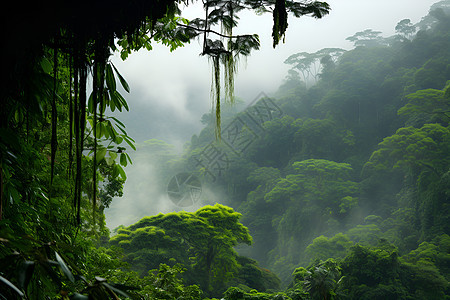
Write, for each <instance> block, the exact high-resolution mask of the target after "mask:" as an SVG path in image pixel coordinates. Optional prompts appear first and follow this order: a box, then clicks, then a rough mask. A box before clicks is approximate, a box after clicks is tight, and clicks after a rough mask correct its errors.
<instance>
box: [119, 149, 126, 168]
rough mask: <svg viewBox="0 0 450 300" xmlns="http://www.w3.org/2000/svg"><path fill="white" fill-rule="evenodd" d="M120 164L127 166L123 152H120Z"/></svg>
mask: <svg viewBox="0 0 450 300" xmlns="http://www.w3.org/2000/svg"><path fill="white" fill-rule="evenodd" d="M120 164H121V165H122V166H124V167H126V166H127V156H126V155H125V153H123V152H122V153H120Z"/></svg>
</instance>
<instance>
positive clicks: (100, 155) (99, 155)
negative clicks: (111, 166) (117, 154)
mask: <svg viewBox="0 0 450 300" xmlns="http://www.w3.org/2000/svg"><path fill="white" fill-rule="evenodd" d="M106 151H107V149H106V148H102V149H99V150H97V163H99V162H100V161H101V160H102V159H104V158H105V155H106Z"/></svg>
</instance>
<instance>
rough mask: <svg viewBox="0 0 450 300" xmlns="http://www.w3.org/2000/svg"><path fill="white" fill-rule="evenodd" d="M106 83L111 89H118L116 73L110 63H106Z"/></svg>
mask: <svg viewBox="0 0 450 300" xmlns="http://www.w3.org/2000/svg"><path fill="white" fill-rule="evenodd" d="M105 71H106V74H105V75H106V78H105V79H106V85H107V86H108V89H109V90H110V91H115V90H116V79H115V78H114V73H113V70H112V68H111V65H110V64H107V65H106V70H105Z"/></svg>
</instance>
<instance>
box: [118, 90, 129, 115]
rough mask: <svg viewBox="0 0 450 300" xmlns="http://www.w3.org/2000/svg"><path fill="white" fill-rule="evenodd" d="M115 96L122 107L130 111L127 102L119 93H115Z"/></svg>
mask: <svg viewBox="0 0 450 300" xmlns="http://www.w3.org/2000/svg"><path fill="white" fill-rule="evenodd" d="M114 96H116V98H117V100H118V101H120V104H121V106H123V107H125V109H126V110H127V111H130V109H129V107H128V103H127V101H126V100H125V98H124V97H123V96H122V95H121V94H120V93H119V92H118V91H114Z"/></svg>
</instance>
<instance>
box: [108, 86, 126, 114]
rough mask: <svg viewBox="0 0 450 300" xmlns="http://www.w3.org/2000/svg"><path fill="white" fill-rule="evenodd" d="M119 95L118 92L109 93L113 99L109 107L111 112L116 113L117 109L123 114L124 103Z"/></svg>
mask: <svg viewBox="0 0 450 300" xmlns="http://www.w3.org/2000/svg"><path fill="white" fill-rule="evenodd" d="M117 95H120V94H119V93H118V92H117V91H111V92H110V93H109V97H110V98H111V101H110V103H109V107H110V108H111V111H114V110H115V109H116V108H117V109H118V110H119V111H120V112H121V111H122V106H123V105H122V101H121V100H120V99H119V98H118V96H117Z"/></svg>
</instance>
